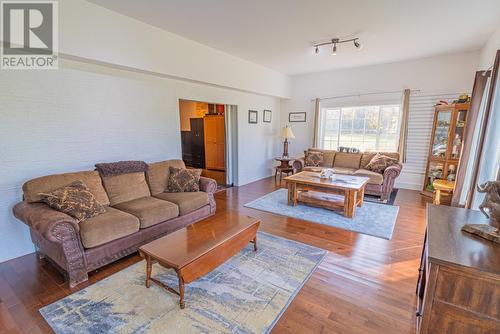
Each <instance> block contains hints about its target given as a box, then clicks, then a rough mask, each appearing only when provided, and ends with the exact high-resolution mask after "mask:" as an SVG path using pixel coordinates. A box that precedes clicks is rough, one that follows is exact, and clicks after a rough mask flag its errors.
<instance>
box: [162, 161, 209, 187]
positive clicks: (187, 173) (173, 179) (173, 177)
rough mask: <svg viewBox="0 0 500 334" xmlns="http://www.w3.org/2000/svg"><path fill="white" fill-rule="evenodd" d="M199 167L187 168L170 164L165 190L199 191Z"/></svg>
mask: <svg viewBox="0 0 500 334" xmlns="http://www.w3.org/2000/svg"><path fill="white" fill-rule="evenodd" d="M200 176H201V169H187V168H177V167H172V166H170V175H169V177H168V185H167V192H169V193H182V192H193V191H200Z"/></svg>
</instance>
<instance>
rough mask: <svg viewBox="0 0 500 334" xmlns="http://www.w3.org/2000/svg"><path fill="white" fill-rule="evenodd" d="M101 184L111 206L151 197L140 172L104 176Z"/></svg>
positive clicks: (143, 176) (144, 177)
mask: <svg viewBox="0 0 500 334" xmlns="http://www.w3.org/2000/svg"><path fill="white" fill-rule="evenodd" d="M102 182H103V183H104V188H105V189H106V193H107V194H108V197H109V202H110V205H111V206H114V205H116V204H118V203H123V202H128V201H131V200H134V199H137V198H142V197H146V196H150V195H151V193H150V192H149V187H148V184H147V182H146V176H145V175H144V173H142V172H138V173H128V174H121V175H115V176H106V177H103V178H102Z"/></svg>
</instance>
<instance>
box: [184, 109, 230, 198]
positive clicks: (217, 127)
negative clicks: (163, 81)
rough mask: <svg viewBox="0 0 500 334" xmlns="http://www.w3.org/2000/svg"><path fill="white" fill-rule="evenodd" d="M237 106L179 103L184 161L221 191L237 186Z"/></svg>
mask: <svg viewBox="0 0 500 334" xmlns="http://www.w3.org/2000/svg"><path fill="white" fill-rule="evenodd" d="M236 110H237V108H236V106H233V105H225V104H219V103H209V102H201V101H192V100H184V99H180V100H179V113H180V123H181V124H180V129H181V146H182V160H184V163H185V164H186V166H187V167H188V168H199V169H201V170H202V176H205V177H209V178H212V179H214V180H216V181H217V184H218V186H219V188H224V187H231V186H233V184H234V182H235V173H234V171H235V170H236V169H235V166H236V163H235V162H236V159H235V158H236V147H237V146H236V139H237V136H236V124H237V123H236V117H237V114H236Z"/></svg>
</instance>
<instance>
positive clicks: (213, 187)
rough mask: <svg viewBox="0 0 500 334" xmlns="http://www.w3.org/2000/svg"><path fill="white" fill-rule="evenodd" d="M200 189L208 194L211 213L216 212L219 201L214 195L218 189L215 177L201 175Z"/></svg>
mask: <svg viewBox="0 0 500 334" xmlns="http://www.w3.org/2000/svg"><path fill="white" fill-rule="evenodd" d="M200 190H201V191H204V192H206V193H207V194H208V200H209V204H210V213H211V214H214V213H215V210H216V209H217V203H216V201H215V197H214V194H215V192H216V191H217V182H215V180H214V179H210V178H208V177H203V176H202V177H200Z"/></svg>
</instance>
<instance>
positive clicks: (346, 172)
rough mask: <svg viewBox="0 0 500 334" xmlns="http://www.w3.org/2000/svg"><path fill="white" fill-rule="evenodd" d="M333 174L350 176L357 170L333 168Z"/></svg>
mask: <svg viewBox="0 0 500 334" xmlns="http://www.w3.org/2000/svg"><path fill="white" fill-rule="evenodd" d="M333 170H334V171H335V174H344V175H352V174H354V172H355V171H356V170H357V169H354V168H345V167H335V168H333Z"/></svg>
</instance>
